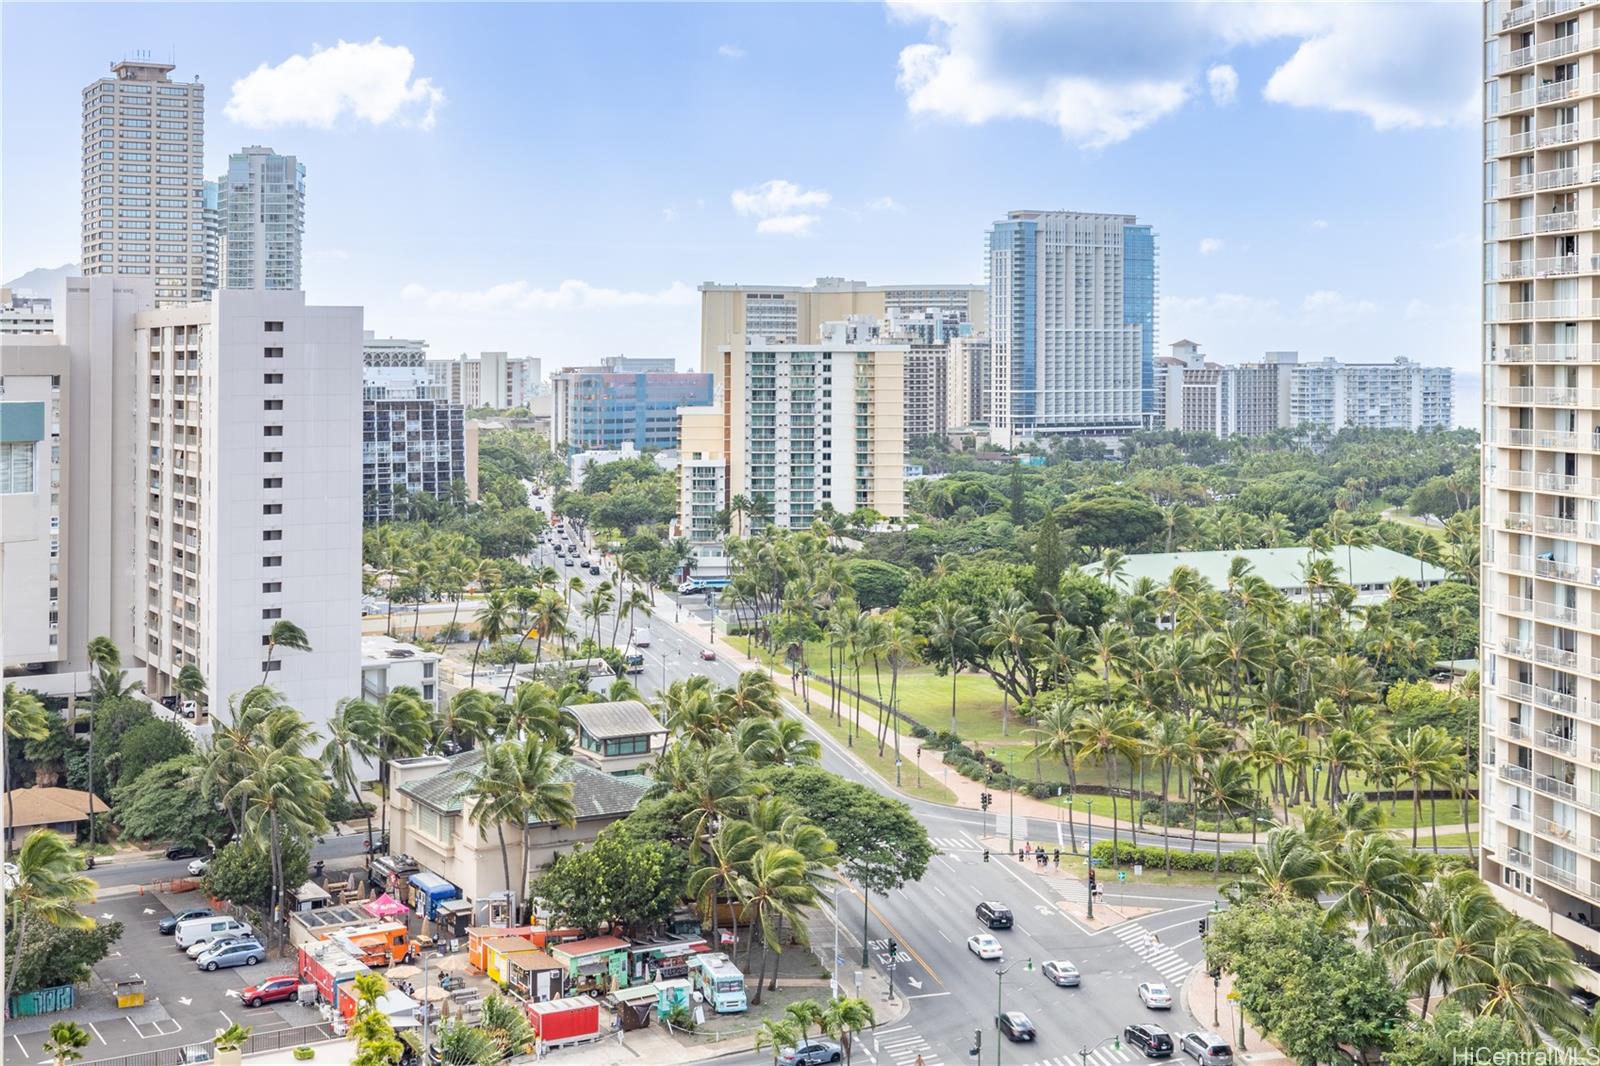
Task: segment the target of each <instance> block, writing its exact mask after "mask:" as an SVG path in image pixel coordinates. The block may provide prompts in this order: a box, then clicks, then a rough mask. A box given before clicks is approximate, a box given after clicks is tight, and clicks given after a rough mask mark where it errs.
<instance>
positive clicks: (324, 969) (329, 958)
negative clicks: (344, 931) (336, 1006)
mask: <svg viewBox="0 0 1600 1066" xmlns="http://www.w3.org/2000/svg"><path fill="white" fill-rule="evenodd" d="M371 972H372V971H371V970H370V969H368V968H367V966H366V964H365V963H363V962H362V961H361V960H360V959H359V958H357V957H356V956H354V955H352V954H350V953H349V952H348V951H346V950H345V949H344V948H343V947H341V946H340V945H338V944H334V943H318V944H308V945H306V946H305V947H302V948H301V949H300V950H299V953H298V954H297V956H296V958H295V974H296V975H297V976H298V977H299V978H300V983H301V984H302V985H314V986H316V989H317V998H318V999H320V1000H322V1001H323V1002H324V1003H334V1002H335V1001H336V998H337V991H338V988H339V986H340V985H343V984H348V983H350V982H352V981H354V980H355V979H356V977H357V976H358V975H360V974H364V973H371ZM352 987H353V986H352Z"/></svg>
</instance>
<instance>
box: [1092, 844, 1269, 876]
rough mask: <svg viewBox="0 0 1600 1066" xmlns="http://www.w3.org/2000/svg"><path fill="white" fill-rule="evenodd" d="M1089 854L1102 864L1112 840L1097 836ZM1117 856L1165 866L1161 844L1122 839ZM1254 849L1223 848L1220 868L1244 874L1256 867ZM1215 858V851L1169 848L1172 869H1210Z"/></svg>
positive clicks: (1125, 863) (1125, 860) (1106, 860)
mask: <svg viewBox="0 0 1600 1066" xmlns="http://www.w3.org/2000/svg"><path fill="white" fill-rule="evenodd" d="M1089 854H1090V855H1091V856H1092V857H1094V858H1096V859H1099V860H1100V862H1101V863H1102V864H1105V863H1109V862H1110V861H1111V841H1109V840H1097V841H1095V844H1094V848H1093V849H1092V850H1091V851H1090V852H1089ZM1117 856H1118V859H1119V861H1120V863H1121V865H1123V866H1130V865H1132V864H1134V863H1141V864H1143V865H1144V866H1146V867H1154V868H1156V869H1161V870H1164V869H1166V866H1167V853H1166V850H1165V849H1163V848H1158V847H1148V846H1144V845H1141V846H1139V847H1137V848H1136V847H1134V846H1133V845H1132V844H1129V843H1126V842H1121V843H1120V846H1119V847H1118V848H1117ZM1255 860H1256V857H1255V853H1254V852H1252V851H1249V850H1244V851H1224V852H1223V853H1222V872H1223V873H1230V874H1245V873H1249V872H1250V871H1251V870H1253V869H1255V865H1256V862H1255ZM1216 861H1217V858H1216V853H1215V852H1214V851H1179V850H1178V849H1177V848H1173V849H1172V868H1173V869H1174V870H1190V871H1195V872H1198V873H1210V872H1211V871H1212V869H1213V868H1214V866H1215V864H1216Z"/></svg>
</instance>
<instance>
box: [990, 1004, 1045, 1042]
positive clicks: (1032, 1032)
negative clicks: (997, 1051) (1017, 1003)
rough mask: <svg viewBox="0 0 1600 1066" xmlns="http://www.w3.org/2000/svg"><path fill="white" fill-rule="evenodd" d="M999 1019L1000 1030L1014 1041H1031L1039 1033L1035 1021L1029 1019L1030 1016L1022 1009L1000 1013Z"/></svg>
mask: <svg viewBox="0 0 1600 1066" xmlns="http://www.w3.org/2000/svg"><path fill="white" fill-rule="evenodd" d="M998 1021H999V1022H1000V1032H1001V1033H1003V1034H1005V1036H1006V1039H1008V1040H1010V1041H1011V1042H1012V1043H1021V1042H1022V1041H1024V1040H1030V1041H1031V1040H1033V1039H1034V1038H1035V1037H1037V1036H1038V1035H1039V1032H1038V1030H1036V1029H1034V1027H1033V1023H1032V1022H1030V1021H1029V1020H1028V1016H1027V1015H1026V1014H1024V1013H1022V1012H1021V1011H1020V1010H1008V1011H1006V1012H1004V1013H1003V1014H1001V1015H1000V1017H999V1019H998Z"/></svg>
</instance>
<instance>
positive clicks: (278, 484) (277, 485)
mask: <svg viewBox="0 0 1600 1066" xmlns="http://www.w3.org/2000/svg"><path fill="white" fill-rule="evenodd" d="M261 487H262V488H264V489H281V488H283V478H281V477H264V478H262V479H261Z"/></svg>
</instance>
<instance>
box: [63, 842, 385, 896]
mask: <svg viewBox="0 0 1600 1066" xmlns="http://www.w3.org/2000/svg"><path fill="white" fill-rule="evenodd" d="M373 832H374V833H376V832H377V830H376V829H374V830H373ZM366 835H367V834H366V830H362V831H361V832H359V833H356V834H354V835H351V834H346V835H344V836H328V837H324V838H323V842H322V843H321V844H318V845H316V846H315V847H313V848H312V849H311V859H312V861H313V862H315V861H316V860H317V859H321V860H322V861H323V862H326V863H328V864H329V865H330V866H331V865H334V864H335V861H336V860H339V859H349V858H351V857H352V856H356V855H360V854H361V843H362V841H363V840H364V839H366ZM188 865H189V860H188V859H172V860H168V859H140V860H138V861H135V862H111V863H104V862H102V863H98V864H97V865H96V866H95V868H94V869H93V870H92V871H90V874H89V876H91V877H93V878H94V880H95V883H96V884H98V885H99V886H100V887H101V888H112V887H114V886H120V885H148V884H153V883H154V882H156V881H166V880H169V879H171V878H176V877H187V876H188V869H187V868H188Z"/></svg>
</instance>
